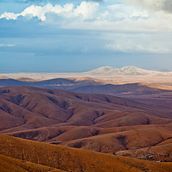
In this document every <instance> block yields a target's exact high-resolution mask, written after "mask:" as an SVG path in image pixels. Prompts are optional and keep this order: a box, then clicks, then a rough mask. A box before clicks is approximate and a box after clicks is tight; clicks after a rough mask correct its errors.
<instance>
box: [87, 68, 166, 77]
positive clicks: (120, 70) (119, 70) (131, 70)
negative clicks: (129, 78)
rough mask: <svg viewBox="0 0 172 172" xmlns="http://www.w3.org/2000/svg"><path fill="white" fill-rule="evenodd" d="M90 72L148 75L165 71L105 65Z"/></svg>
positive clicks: (95, 73)
mask: <svg viewBox="0 0 172 172" xmlns="http://www.w3.org/2000/svg"><path fill="white" fill-rule="evenodd" d="M88 73H90V74H94V75H97V74H99V75H147V74H158V73H163V72H159V71H152V70H146V69H142V68H139V67H136V66H125V67H121V68H114V67H111V66H103V67H99V68H97V69H94V70H91V71H89V72H88Z"/></svg>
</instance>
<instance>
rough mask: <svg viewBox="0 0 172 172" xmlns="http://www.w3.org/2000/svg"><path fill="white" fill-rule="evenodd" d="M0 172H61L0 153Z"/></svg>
mask: <svg viewBox="0 0 172 172" xmlns="http://www.w3.org/2000/svg"><path fill="white" fill-rule="evenodd" d="M0 172H62V171H61V170H57V169H54V168H50V167H47V166H43V165H39V164H34V163H31V162H28V161H22V160H17V159H14V158H11V157H7V156H4V155H0Z"/></svg>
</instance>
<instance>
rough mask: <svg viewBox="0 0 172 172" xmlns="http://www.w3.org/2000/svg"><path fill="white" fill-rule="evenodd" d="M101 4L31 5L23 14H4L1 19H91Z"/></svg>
mask: <svg viewBox="0 0 172 172" xmlns="http://www.w3.org/2000/svg"><path fill="white" fill-rule="evenodd" d="M98 6H99V4H98V3H96V2H86V1H83V2H81V3H80V4H79V5H77V6H74V4H72V3H67V4H65V5H52V4H47V5H44V6H39V5H31V6H29V7H27V8H25V9H24V10H23V11H22V12H21V13H9V12H8V13H7V12H5V13H3V14H1V15H0V19H7V20H16V19H17V18H18V17H31V18H33V17H37V18H38V19H39V20H41V21H45V20H46V16H47V15H48V14H51V13H52V14H56V15H58V16H63V17H65V18H74V17H79V18H81V19H84V20H86V19H91V18H92V17H93V16H94V14H95V13H96V11H97V9H98Z"/></svg>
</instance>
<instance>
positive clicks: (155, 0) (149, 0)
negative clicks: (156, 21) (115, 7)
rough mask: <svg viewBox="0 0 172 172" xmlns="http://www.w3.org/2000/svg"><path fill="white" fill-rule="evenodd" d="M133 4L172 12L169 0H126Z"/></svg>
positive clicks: (171, 4)
mask: <svg viewBox="0 0 172 172" xmlns="http://www.w3.org/2000/svg"><path fill="white" fill-rule="evenodd" d="M126 1H127V2H128V3H130V4H133V5H140V6H141V7H145V8H148V9H151V10H163V11H166V12H170V13H172V1H171V0H126Z"/></svg>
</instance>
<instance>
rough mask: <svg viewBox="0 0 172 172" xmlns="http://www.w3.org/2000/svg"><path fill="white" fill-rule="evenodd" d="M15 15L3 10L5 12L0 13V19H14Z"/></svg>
mask: <svg viewBox="0 0 172 172" xmlns="http://www.w3.org/2000/svg"><path fill="white" fill-rule="evenodd" d="M17 17H18V15H17V14H15V13H9V12H5V13H3V14H1V15H0V19H7V20H16V19H17Z"/></svg>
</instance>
